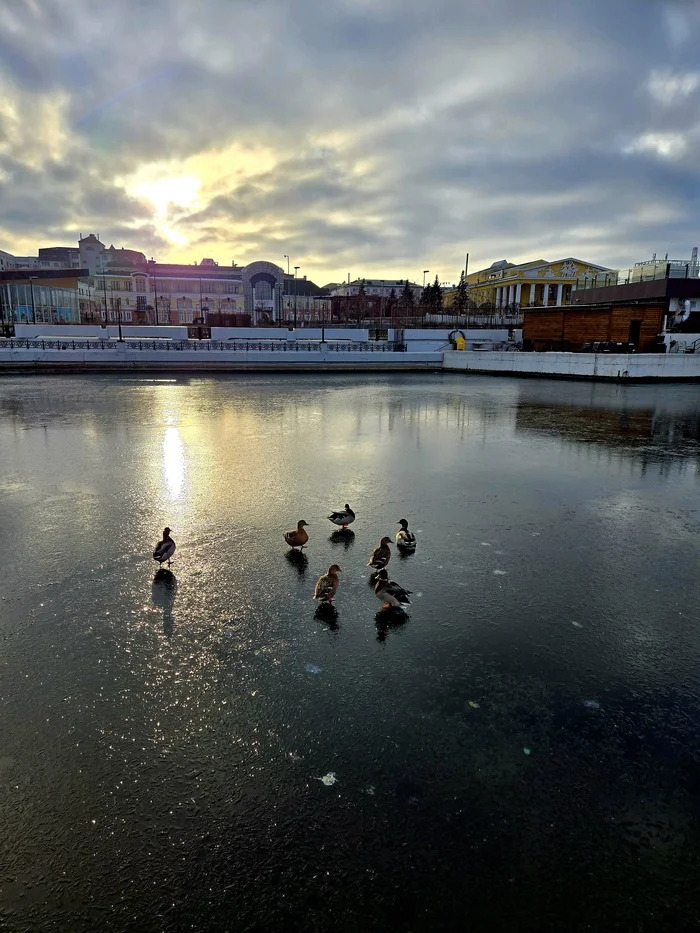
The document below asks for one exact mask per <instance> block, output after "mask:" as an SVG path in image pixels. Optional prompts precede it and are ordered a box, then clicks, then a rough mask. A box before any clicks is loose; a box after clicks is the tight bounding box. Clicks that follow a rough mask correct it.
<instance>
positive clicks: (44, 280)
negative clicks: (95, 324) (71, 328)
mask: <svg viewBox="0 0 700 933" xmlns="http://www.w3.org/2000/svg"><path fill="white" fill-rule="evenodd" d="M85 271H86V270H83V269H64V270H49V269H37V270H31V269H28V270H21V269H11V270H8V271H3V272H0V323H1V324H3V325H4V324H7V323H34V322H36V323H38V324H79V323H80V322H81V311H80V297H79V292H78V285H79V282H81V275H82V274H84V273H85ZM30 273H31V274H30Z"/></svg>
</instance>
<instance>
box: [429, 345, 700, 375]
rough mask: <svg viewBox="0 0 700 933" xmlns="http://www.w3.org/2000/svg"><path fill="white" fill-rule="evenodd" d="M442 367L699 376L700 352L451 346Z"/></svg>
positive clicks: (506, 371) (509, 372) (510, 372)
mask: <svg viewBox="0 0 700 933" xmlns="http://www.w3.org/2000/svg"><path fill="white" fill-rule="evenodd" d="M444 368H445V369H447V370H452V369H454V370H463V371H466V372H475V373H502V374H505V375H512V376H517V375H529V376H560V377H564V378H566V377H568V378H571V379H577V378H579V379H620V380H624V381H627V380H635V379H639V380H655V379H661V380H672V379H682V380H695V379H697V380H700V356H698V355H690V354H688V355H684V354H681V353H673V354H665V353H518V352H517V351H515V352H506V351H493V352H491V353H489V352H483V353H480V352H475V351H469V350H466V351H463V352H459V351H456V350H450V351H449V352H446V353H445V354H444Z"/></svg>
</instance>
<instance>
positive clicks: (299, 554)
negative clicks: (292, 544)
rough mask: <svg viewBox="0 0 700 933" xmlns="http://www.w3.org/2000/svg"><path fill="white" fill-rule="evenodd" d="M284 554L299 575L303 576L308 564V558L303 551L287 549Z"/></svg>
mask: <svg viewBox="0 0 700 933" xmlns="http://www.w3.org/2000/svg"><path fill="white" fill-rule="evenodd" d="M284 556H285V557H286V559H287V560H288V561H289V563H290V564H291V565H292V567H294V569H295V570H296V572H297V573H298V574H299V576H300V577H303V576H304V574H305V573H306V568H307V567H308V566H309V558H308V557H307V556H306V554H304V552H303V551H287V552H286V553H285V555H284Z"/></svg>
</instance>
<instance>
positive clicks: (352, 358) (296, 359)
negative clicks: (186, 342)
mask: <svg viewBox="0 0 700 933" xmlns="http://www.w3.org/2000/svg"><path fill="white" fill-rule="evenodd" d="M441 368H442V354H441V353H391V352H367V351H364V352H363V351H357V352H350V351H340V352H337V351H331V350H329V349H328V348H327V347H319V349H318V350H312V351H297V350H293V351H290V352H288V353H285V352H284V351H274V350H271V351H267V352H265V351H256V350H235V351H234V350H230V351H229V350H206V349H201V350H152V349H144V350H129V349H127V347H126V345H125V344H116V345H114V346H113V347H110V349H108V350H107V349H105V350H100V349H94V350H68V349H65V350H34V349H29V350H27V349H16V348H13V349H5V348H0V373H2V372H11V371H13V370H14V371H17V370H20V371H24V372H30V371H38V372H41V371H48V372H57V371H61V370H63V371H70V372H106V371H110V370H114V371H120V370H123V371H130V370H141V371H144V372H145V371H151V372H155V371H161V372H167V371H172V372H197V373H204V372H235V371H239V370H262V371H268V372H269V371H274V370H277V371H287V372H288V371H290V370H301V371H304V372H313V371H314V370H318V371H335V372H341V371H361V370H364V371H372V372H386V371H391V370H421V369H425V370H440V369H441Z"/></svg>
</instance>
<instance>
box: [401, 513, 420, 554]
mask: <svg viewBox="0 0 700 933" xmlns="http://www.w3.org/2000/svg"><path fill="white" fill-rule="evenodd" d="M396 524H397V525H401V528H399V530H398V531H397V532H396V547H398V548H401V550H402V551H415V549H416V536H415V535H414V534H413V532H412V531H409V530H408V522H407V521H406V519H405V518H402V519H400V520H399V521H398V522H397V523H396Z"/></svg>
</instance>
